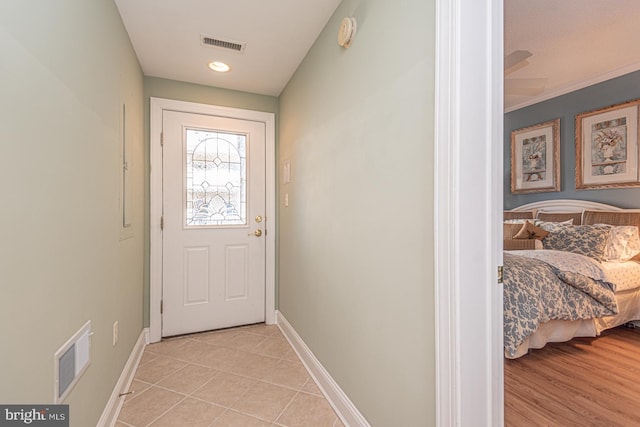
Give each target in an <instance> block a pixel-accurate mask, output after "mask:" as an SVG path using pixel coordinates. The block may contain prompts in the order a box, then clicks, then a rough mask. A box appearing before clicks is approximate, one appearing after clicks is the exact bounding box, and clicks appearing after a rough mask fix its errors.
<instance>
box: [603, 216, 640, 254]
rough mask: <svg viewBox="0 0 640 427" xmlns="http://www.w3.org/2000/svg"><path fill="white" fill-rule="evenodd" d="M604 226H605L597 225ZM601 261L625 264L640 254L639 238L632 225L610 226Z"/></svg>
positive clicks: (635, 228)
mask: <svg viewBox="0 0 640 427" xmlns="http://www.w3.org/2000/svg"><path fill="white" fill-rule="evenodd" d="M598 225H599V226H604V225H606V224H598ZM610 227H611V232H610V233H609V238H608V240H607V244H606V246H605V249H604V257H603V261H611V262H625V261H629V260H630V259H631V258H633V257H634V256H636V255H638V254H640V236H639V235H638V227H636V226H634V225H618V226H610Z"/></svg>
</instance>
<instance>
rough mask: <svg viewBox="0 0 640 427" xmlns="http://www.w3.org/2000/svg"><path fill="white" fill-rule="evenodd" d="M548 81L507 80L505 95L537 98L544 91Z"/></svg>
mask: <svg viewBox="0 0 640 427" xmlns="http://www.w3.org/2000/svg"><path fill="white" fill-rule="evenodd" d="M546 84H547V79H543V78H540V79H505V80H504V93H506V94H508V95H526V96H535V95H539V94H541V93H542V92H543V91H544V88H545V85H546Z"/></svg>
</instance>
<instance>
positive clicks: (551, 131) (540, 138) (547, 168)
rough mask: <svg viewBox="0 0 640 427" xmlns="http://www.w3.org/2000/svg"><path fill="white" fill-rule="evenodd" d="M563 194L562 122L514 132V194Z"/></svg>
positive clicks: (512, 162)
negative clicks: (561, 162) (561, 160)
mask: <svg viewBox="0 0 640 427" xmlns="http://www.w3.org/2000/svg"><path fill="white" fill-rule="evenodd" d="M547 191H560V119H555V120H551V121H549V122H545V123H540V124H537V125H533V126H529V127H526V128H522V129H517V130H514V131H513V132H511V192H512V193H514V194H520V193H542V192H547Z"/></svg>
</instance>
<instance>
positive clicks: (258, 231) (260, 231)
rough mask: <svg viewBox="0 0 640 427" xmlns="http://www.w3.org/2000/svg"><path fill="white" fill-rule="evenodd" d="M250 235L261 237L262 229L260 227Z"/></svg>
mask: <svg viewBox="0 0 640 427" xmlns="http://www.w3.org/2000/svg"><path fill="white" fill-rule="evenodd" d="M249 236H256V237H260V236H262V230H260V229H259V228H258V229H257V230H256V231H254V232H253V234H249Z"/></svg>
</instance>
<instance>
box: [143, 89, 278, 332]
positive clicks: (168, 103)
mask: <svg viewBox="0 0 640 427" xmlns="http://www.w3.org/2000/svg"><path fill="white" fill-rule="evenodd" d="M164 110H171V111H180V112H185V113H196V114H209V115H214V116H220V117H230V118H236V119H242V120H250V121H256V122H262V123H264V124H265V129H266V180H267V182H266V191H267V194H266V217H267V223H266V224H267V229H268V233H267V235H266V236H265V238H266V242H265V244H266V277H265V286H266V292H265V321H266V323H267V324H273V323H275V322H276V311H275V277H276V276H275V265H276V263H275V247H276V245H275V236H276V210H275V184H276V180H275V172H276V171H275V165H276V161H275V115H274V114H273V113H267V112H262V111H252V110H243V109H238V108H230V107H219V106H214V105H208V104H198V103H193V102H185V101H176V100H171V99H163V98H151V104H150V126H149V127H150V137H149V140H150V144H151V148H150V163H151V174H150V178H149V180H150V189H149V191H150V205H151V206H150V209H149V218H150V220H149V228H150V230H149V237H150V259H149V270H150V272H149V282H150V284H149V287H150V289H149V318H150V319H149V342H158V341H160V339H161V338H162V317H161V315H160V301H161V299H162V232H161V230H160V216H161V215H162V149H161V146H160V135H161V133H162V112H163V111H164Z"/></svg>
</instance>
